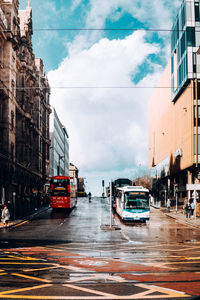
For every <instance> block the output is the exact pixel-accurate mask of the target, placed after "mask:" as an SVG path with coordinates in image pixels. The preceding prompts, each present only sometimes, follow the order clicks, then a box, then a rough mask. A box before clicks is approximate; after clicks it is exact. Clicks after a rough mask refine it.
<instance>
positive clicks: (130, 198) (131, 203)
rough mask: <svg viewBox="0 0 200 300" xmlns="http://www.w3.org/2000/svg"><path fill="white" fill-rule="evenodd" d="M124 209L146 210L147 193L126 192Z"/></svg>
mask: <svg viewBox="0 0 200 300" xmlns="http://www.w3.org/2000/svg"><path fill="white" fill-rule="evenodd" d="M124 196H125V208H126V209H132V208H133V209H135V208H137V209H146V208H149V193H148V192H136V191H134V192H126V193H125V194H124Z"/></svg>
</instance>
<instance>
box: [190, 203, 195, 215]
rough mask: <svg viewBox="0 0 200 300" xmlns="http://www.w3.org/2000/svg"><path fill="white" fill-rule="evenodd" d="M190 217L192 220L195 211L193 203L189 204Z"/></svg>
mask: <svg viewBox="0 0 200 300" xmlns="http://www.w3.org/2000/svg"><path fill="white" fill-rule="evenodd" d="M190 206H191V217H192V218H193V217H194V210H195V204H194V201H192V203H191V205H190Z"/></svg>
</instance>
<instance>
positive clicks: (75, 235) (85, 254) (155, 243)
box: [0, 198, 200, 300]
mask: <svg viewBox="0 0 200 300" xmlns="http://www.w3.org/2000/svg"><path fill="white" fill-rule="evenodd" d="M109 224H110V207H109V202H108V199H101V198H93V199H92V202H91V203H89V202H88V199H86V198H80V199H78V205H77V208H75V209H74V210H72V211H62V210H61V211H59V210H52V209H49V210H47V211H46V212H44V213H42V214H40V215H39V216H38V217H37V218H36V219H34V220H31V221H30V222H27V223H26V224H24V225H21V226H17V227H15V228H11V229H3V230H1V231H0V245H1V257H0V263H1V266H0V298H3V299H8V298H10V299H13V298H15V299H16V298H18V299H92V300H95V299H154V298H155V299H168V298H171V299H183V298H189V299H193V297H194V298H195V296H200V230H199V229H194V228H192V227H189V226H186V225H184V224H179V223H177V222H176V221H174V220H172V219H170V218H167V217H166V216H165V215H164V214H163V213H162V212H160V211H159V210H156V209H154V208H152V209H151V214H150V221H149V222H147V223H122V222H121V220H120V218H119V217H118V216H116V215H114V216H113V224H115V225H117V227H118V230H102V229H101V226H102V225H109ZM1 275H2V276H1ZM19 279H20V280H19ZM38 284H39V285H38ZM189 295H190V296H189ZM188 296H189V297H188ZM34 297H35V298H34ZM37 297H39V298H37ZM48 297H49V298H48ZM56 297H57V298H56ZM63 297H64V298H63Z"/></svg>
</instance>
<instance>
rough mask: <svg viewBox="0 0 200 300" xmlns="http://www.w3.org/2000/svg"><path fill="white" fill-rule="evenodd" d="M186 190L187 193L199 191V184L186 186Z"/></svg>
mask: <svg viewBox="0 0 200 300" xmlns="http://www.w3.org/2000/svg"><path fill="white" fill-rule="evenodd" d="M186 190H187V191H200V184H187V185H186Z"/></svg>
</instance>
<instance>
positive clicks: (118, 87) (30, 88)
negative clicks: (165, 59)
mask: <svg viewBox="0 0 200 300" xmlns="http://www.w3.org/2000/svg"><path fill="white" fill-rule="evenodd" d="M179 88H181V87H172V86H50V89H179ZM186 88H192V87H191V86H187V87H185V89H186ZM34 89H39V90H43V89H48V88H47V87H44V88H41V87H38V86H35V87H16V88H15V90H18V91H23V90H34ZM0 90H9V88H6V87H1V88H0Z"/></svg>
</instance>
